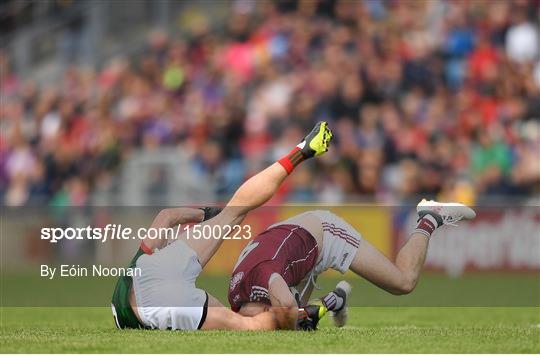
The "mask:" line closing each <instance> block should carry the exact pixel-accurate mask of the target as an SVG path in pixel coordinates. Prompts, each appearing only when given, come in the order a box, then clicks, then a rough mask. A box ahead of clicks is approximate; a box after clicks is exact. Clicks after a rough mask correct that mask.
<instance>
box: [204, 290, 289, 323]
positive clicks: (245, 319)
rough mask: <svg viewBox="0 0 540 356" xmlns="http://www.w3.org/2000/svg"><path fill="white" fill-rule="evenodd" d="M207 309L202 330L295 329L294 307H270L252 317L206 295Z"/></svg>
mask: <svg viewBox="0 0 540 356" xmlns="http://www.w3.org/2000/svg"><path fill="white" fill-rule="evenodd" d="M208 298H209V301H208V311H207V314H206V319H205V321H204V323H203V325H202V327H201V329H202V330H276V329H288V330H294V329H296V322H297V317H298V311H297V309H296V308H270V310H268V311H266V312H264V313H261V314H258V315H256V316H253V317H249V316H242V315H240V314H237V313H235V312H233V311H231V310H230V309H229V308H226V307H225V306H223V304H221V303H220V302H219V301H218V300H217V299H215V298H214V297H212V296H211V295H208Z"/></svg>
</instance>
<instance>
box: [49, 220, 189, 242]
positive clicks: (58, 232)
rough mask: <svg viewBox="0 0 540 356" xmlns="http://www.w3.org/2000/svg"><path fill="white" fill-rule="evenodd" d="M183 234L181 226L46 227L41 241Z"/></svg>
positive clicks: (104, 239) (138, 237) (134, 237)
mask: <svg viewBox="0 0 540 356" xmlns="http://www.w3.org/2000/svg"><path fill="white" fill-rule="evenodd" d="M182 232H183V229H182V227H181V226H180V225H178V227H177V228H172V227H170V228H144V227H142V228H139V229H136V230H135V232H134V230H133V229H132V228H130V227H126V226H123V225H121V224H119V225H116V224H107V225H106V226H104V227H91V226H86V227H67V228H59V227H44V228H42V229H41V239H42V240H49V242H50V243H57V242H58V241H59V240H64V239H65V240H101V242H102V243H103V242H105V241H108V240H135V239H140V240H143V239H151V240H156V239H166V240H167V239H176V238H178V236H180V234H181V233H182Z"/></svg>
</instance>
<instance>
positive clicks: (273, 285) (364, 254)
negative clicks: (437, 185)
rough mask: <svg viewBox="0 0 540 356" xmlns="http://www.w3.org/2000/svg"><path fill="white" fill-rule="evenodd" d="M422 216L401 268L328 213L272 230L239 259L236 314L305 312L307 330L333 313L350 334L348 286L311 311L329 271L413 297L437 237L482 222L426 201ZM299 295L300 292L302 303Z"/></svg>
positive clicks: (233, 297)
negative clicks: (461, 224)
mask: <svg viewBox="0 0 540 356" xmlns="http://www.w3.org/2000/svg"><path fill="white" fill-rule="evenodd" d="M417 212H418V216H419V219H418V224H417V226H416V229H415V230H414V232H413V233H412V234H411V236H410V238H409V240H408V241H407V243H406V244H405V245H404V246H403V248H401V250H400V251H399V252H398V254H397V257H396V261H395V262H394V263H392V262H391V261H390V260H389V259H388V258H386V256H384V255H383V254H382V253H380V252H379V251H378V250H377V249H376V248H375V247H373V246H372V245H371V244H370V243H369V242H368V241H366V240H364V239H362V236H361V234H360V233H359V232H358V231H356V230H355V229H354V228H353V227H352V226H350V225H349V224H348V223H347V222H346V221H344V220H343V219H341V218H340V217H338V216H336V215H334V214H332V213H330V212H328V211H321V210H316V211H308V212H305V213H302V214H300V215H296V216H294V217H292V218H290V219H288V220H285V221H283V222H279V223H277V224H274V225H272V226H270V227H269V228H268V229H267V230H266V231H264V232H263V233H261V234H260V235H259V236H257V237H256V238H255V239H253V240H252V241H251V242H250V243H249V244H248V245H247V246H246V247H245V249H244V250H243V251H242V253H241V254H240V256H239V258H238V261H237V263H236V266H235V268H234V270H233V274H232V277H231V281H230V285H229V303H230V304H231V307H232V309H233V311H236V312H239V313H240V314H241V315H245V316H254V315H257V314H259V313H261V312H264V311H266V310H268V308H269V306H272V307H276V306H287V307H293V306H294V307H296V306H298V304H300V306H305V308H304V309H305V310H304V314H305V315H304V317H305V320H301V319H300V321H301V322H303V325H300V326H301V327H303V328H306V329H312V328H315V327H316V324H317V322H318V319H319V318H320V317H322V316H323V315H324V314H325V313H326V311H332V314H333V316H334V322H335V324H336V325H337V326H343V325H344V324H345V322H346V319H347V297H348V294H349V292H350V285H349V284H348V283H347V282H344V281H342V282H340V283H338V285H337V287H336V289H335V290H334V291H333V292H330V293H329V294H327V295H325V296H324V297H323V298H321V300H320V302H318V303H317V304H320V306H317V305H309V306H308V305H307V303H308V300H309V298H310V295H311V292H312V290H313V287H314V285H315V280H316V278H317V276H318V275H319V274H320V273H322V272H324V271H326V270H327V269H329V268H332V269H334V270H337V271H340V272H341V273H345V272H346V271H347V270H349V269H350V270H352V271H353V272H354V273H356V274H357V275H359V276H362V277H364V278H365V279H367V280H368V281H370V282H372V283H373V284H375V285H377V286H379V287H380V288H382V289H384V290H386V291H388V292H390V293H392V294H407V293H410V292H411V291H412V290H413V289H414V288H415V286H416V283H417V282H418V278H419V276H420V271H421V269H422V266H423V265H424V261H425V259H426V253H427V249H428V244H429V239H430V238H431V235H432V234H433V232H434V231H435V230H436V229H437V228H439V227H441V226H443V225H455V222H457V221H459V220H461V219H473V218H474V217H475V216H476V214H475V212H474V211H473V210H472V209H471V208H469V207H467V206H464V205H462V204H457V203H438V202H435V201H426V200H422V201H421V202H420V203H419V204H418V206H417ZM292 287H295V290H300V291H301V293H300V295H299V297H298V298H295V295H294V292H292V291H291V288H292ZM297 300H298V301H299V303H298V302H297ZM310 304H311V303H310Z"/></svg>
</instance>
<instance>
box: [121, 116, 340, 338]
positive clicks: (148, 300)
mask: <svg viewBox="0 0 540 356" xmlns="http://www.w3.org/2000/svg"><path fill="white" fill-rule="evenodd" d="M331 138H332V133H331V131H330V130H329V129H328V127H327V124H326V123H325V122H319V123H318V124H317V125H316V126H315V128H314V129H313V131H312V132H311V133H310V134H309V135H308V136H306V138H305V139H304V141H302V142H301V143H300V144H299V145H298V146H297V147H295V148H294V149H293V150H292V151H291V152H290V153H289V154H288V155H287V156H285V157H284V158H282V159H281V160H279V162H277V163H274V164H273V165H272V166H270V167H268V168H266V169H265V170H263V171H262V172H260V173H259V174H257V175H255V176H253V177H252V178H250V179H249V180H247V181H246V182H245V183H244V184H242V186H241V187H240V188H239V189H238V190H237V191H236V193H235V194H234V196H233V197H232V199H231V200H230V201H229V203H228V204H227V206H226V207H225V208H224V209H223V210H222V211H221V212H219V213H218V214H217V215H215V216H213V215H214V214H215V213H216V211H215V210H212V209H205V210H201V209H191V208H176V209H166V210H163V211H162V212H160V213H159V214H158V215H157V216H156V218H155V220H154V222H153V223H152V228H168V227H172V226H175V225H178V224H184V223H192V222H197V223H201V224H203V225H210V226H212V227H215V226H219V227H222V229H224V230H225V227H230V226H234V225H236V224H239V223H240V222H241V221H242V220H243V218H244V217H245V215H246V214H247V213H248V212H249V211H251V210H253V209H255V208H257V207H259V206H260V205H262V204H264V203H265V202H266V201H268V200H269V199H270V198H271V197H272V195H273V194H274V193H275V192H276V190H277V189H278V187H279V186H280V185H281V183H282V182H283V181H284V180H285V178H286V177H287V175H288V174H289V173H290V172H291V171H292V169H293V168H294V167H295V166H296V165H298V164H299V163H300V162H302V161H304V160H306V159H308V158H311V157H314V156H318V155H321V154H323V153H324V152H326V151H327V150H328V145H329V142H330V140H331ZM205 220H206V221H205ZM202 221H204V222H202ZM212 230H213V229H212ZM213 231H214V230H213ZM227 231H229V232H230V231H231V229H228V230H227ZM225 236H226V235H225ZM225 236H221V238H223V237H225ZM222 241H223V240H222V239H197V240H195V239H188V238H186V236H185V233H184V234H183V235H182V236H179V238H178V240H176V241H174V242H172V243H171V244H167V243H166V240H158V239H155V240H150V239H147V240H144V241H143V242H142V243H141V247H140V248H139V250H138V251H137V253H136V255H135V257H134V258H133V259H132V261H131V263H130V267H137V268H140V269H141V276H135V277H133V278H132V277H121V278H119V280H118V282H117V284H116V288H115V291H114V294H113V298H112V310H113V315H114V318H115V322H116V325H117V327H119V328H147V329H172V330H176V329H180V330H195V329H231V330H271V329H295V328H296V321H297V320H296V319H297V315H298V310H297V308H291V307H277V308H272V309H269V310H267V311H265V312H263V313H260V314H258V315H256V316H253V317H245V316H241V315H239V314H236V313H233V312H232V311H231V310H230V309H228V308H226V307H225V306H223V304H221V303H220V302H219V301H218V300H217V299H216V298H214V297H212V296H211V295H209V294H208V293H206V292H205V291H203V290H201V289H198V288H197V287H196V286H195V280H196V279H197V277H198V275H199V274H200V273H201V271H202V269H203V268H204V266H206V264H207V263H208V261H209V260H210V259H211V258H212V256H213V255H214V254H215V253H216V251H217V249H218V248H219V246H220V245H221V243H222Z"/></svg>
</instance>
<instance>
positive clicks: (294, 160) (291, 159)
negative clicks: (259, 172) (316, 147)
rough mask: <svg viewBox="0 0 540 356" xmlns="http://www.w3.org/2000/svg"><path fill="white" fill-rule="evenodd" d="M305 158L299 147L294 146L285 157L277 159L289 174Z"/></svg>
mask: <svg viewBox="0 0 540 356" xmlns="http://www.w3.org/2000/svg"><path fill="white" fill-rule="evenodd" d="M304 160H305V158H304V155H303V154H302V152H300V148H298V147H295V148H293V149H292V150H291V152H289V153H288V154H287V155H286V156H285V157H283V158H282V159H280V160H279V161H278V163H279V164H281V165H282V166H283V168H285V170H286V171H287V174H290V173H291V172H292V171H293V169H294V168H295V167H296V166H298V165H299V164H300V163H302V162H303V161H304Z"/></svg>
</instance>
